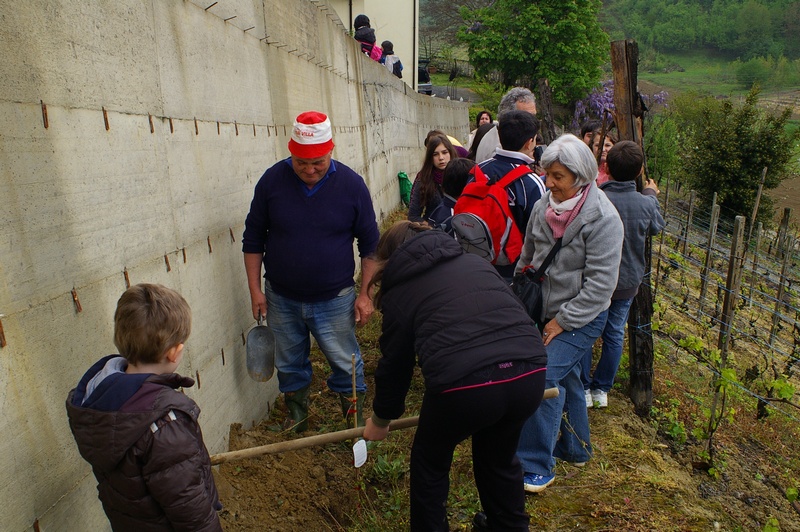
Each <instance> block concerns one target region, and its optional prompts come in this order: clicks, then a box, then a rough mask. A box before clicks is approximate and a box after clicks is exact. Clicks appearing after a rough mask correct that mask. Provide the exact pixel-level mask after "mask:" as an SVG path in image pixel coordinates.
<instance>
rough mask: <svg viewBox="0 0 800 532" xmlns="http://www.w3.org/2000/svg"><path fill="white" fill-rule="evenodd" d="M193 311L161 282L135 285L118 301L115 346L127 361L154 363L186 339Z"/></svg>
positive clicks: (180, 296)
mask: <svg viewBox="0 0 800 532" xmlns="http://www.w3.org/2000/svg"><path fill="white" fill-rule="evenodd" d="M191 330H192V311H191V309H190V308H189V304H188V303H187V302H186V300H185V299H184V298H183V296H182V295H180V294H179V293H178V292H176V291H175V290H172V289H171V288H167V287H166V286H162V285H160V284H146V283H142V284H137V285H135V286H132V287H130V288H128V289H127V290H126V291H125V292H124V293H123V294H122V296H121V297H120V298H119V301H117V310H116V312H115V313H114V345H116V346H117V349H119V353H120V354H121V355H122V356H123V357H125V359H126V360H127V361H128V362H129V363H130V364H134V365H137V364H156V363H159V362H162V358H163V356H164V353H166V352H167V350H169V349H170V348H171V347H174V346H176V345H178V344H182V343H184V342H186V339H187V338H189V333H190V332H191Z"/></svg>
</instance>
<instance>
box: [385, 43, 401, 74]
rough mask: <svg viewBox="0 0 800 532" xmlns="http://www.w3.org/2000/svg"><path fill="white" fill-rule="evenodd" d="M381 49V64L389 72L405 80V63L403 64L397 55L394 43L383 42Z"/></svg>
mask: <svg viewBox="0 0 800 532" xmlns="http://www.w3.org/2000/svg"><path fill="white" fill-rule="evenodd" d="M381 48H383V55H382V56H381V64H382V65H383V66H385V67H386V68H387V69H388V70H389V72H391V73H392V74H394V75H395V76H397V77H398V78H400V79H403V63H401V62H400V58H399V57H397V55H395V53H394V44H392V41H383V42H382V43H381Z"/></svg>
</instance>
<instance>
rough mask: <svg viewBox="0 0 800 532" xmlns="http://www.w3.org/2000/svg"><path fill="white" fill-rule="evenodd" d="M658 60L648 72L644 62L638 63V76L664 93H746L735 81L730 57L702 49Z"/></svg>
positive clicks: (661, 57)
mask: <svg viewBox="0 0 800 532" xmlns="http://www.w3.org/2000/svg"><path fill="white" fill-rule="evenodd" d="M657 63H658V67H660V68H658V67H657V68H654V69H652V71H648V66H647V65H640V67H639V79H641V80H645V81H649V82H651V83H654V84H656V85H658V86H660V87H662V88H663V89H664V90H666V91H667V92H681V91H686V90H694V91H699V92H703V93H710V94H714V95H744V94H747V89H745V88H743V87H742V86H741V85H739V84H738V83H737V82H736V73H735V72H734V71H733V69H732V68H731V66H730V60H729V59H723V58H715V57H710V56H709V55H708V54H707V52H705V51H704V52H694V53H691V52H690V53H687V54H684V55H662V56H659V61H658V62H657ZM676 67H679V68H676ZM665 69H666V70H667V72H665V71H664V70H665ZM680 70H683V71H682V72H681V71H680Z"/></svg>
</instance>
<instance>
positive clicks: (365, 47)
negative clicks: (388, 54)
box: [353, 15, 383, 61]
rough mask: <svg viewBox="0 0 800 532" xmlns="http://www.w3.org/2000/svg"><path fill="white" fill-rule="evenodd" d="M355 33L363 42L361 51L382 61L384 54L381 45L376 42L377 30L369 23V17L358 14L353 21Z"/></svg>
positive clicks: (355, 36) (375, 59)
mask: <svg viewBox="0 0 800 532" xmlns="http://www.w3.org/2000/svg"><path fill="white" fill-rule="evenodd" d="M353 28H354V29H355V33H354V34H353V38H354V39H355V40H357V41H358V42H360V43H361V51H362V52H364V53H365V54H366V55H368V56H369V58H370V59H372V60H374V61H380V60H381V56H382V55H383V50H381V47H380V46H378V45H377V44H375V30H373V29H372V27H371V26H370V25H369V17H368V16H366V15H358V16H357V17H356V18H355V20H354V21H353Z"/></svg>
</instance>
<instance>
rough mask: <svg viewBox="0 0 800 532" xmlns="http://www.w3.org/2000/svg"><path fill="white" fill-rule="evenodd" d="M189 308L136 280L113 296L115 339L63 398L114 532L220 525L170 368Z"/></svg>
mask: <svg viewBox="0 0 800 532" xmlns="http://www.w3.org/2000/svg"><path fill="white" fill-rule="evenodd" d="M191 321H192V316H191V310H190V309H189V305H188V304H187V303H186V300H185V299H184V298H183V297H182V296H181V295H180V294H179V293H177V292H175V291H174V290H171V289H169V288H166V287H164V286H161V285H155V284H138V285H135V286H132V287H131V288H129V289H128V290H126V291H125V293H123V294H122V297H120V298H119V301H118V302H117V310H116V312H115V313H114V344H115V345H116V346H117V349H119V352H120V353H121V355H108V356H106V357H103V358H101V359H100V360H99V361H98V362H96V363H95V364H94V365H93V366H92V367H91V368H89V370H88V371H87V372H86V374H85V375H84V376H83V378H81V380H80V382H79V383H78V386H77V387H76V388H75V389H73V390H72V391H71V392H70V393H69V396H68V397H67V414H68V416H69V425H70V429H71V430H72V434H73V436H74V437H75V441H76V442H77V444H78V450H79V451H80V453H81V456H82V457H83V458H84V459H85V460H86V461H87V462H89V463H90V464H91V466H92V470H93V472H94V475H95V477H96V478H97V481H98V485H97V491H98V497H99V499H100V501H101V502H102V503H103V510H105V512H106V516H107V517H108V519H109V521H111V527H112V529H114V530H148V531H151V530H164V531H166V530H193V531H198V530H202V531H205V532H211V531H221V530H222V527H221V525H220V522H219V517H218V516H217V511H218V510H221V509H222V504H220V502H219V497H218V495H217V489H216V487H215V485H214V478H213V477H212V475H211V461H210V459H209V456H208V451H207V450H206V447H205V444H204V443H203V435H202V433H201V432H200V426H199V425H198V424H197V417H198V415H199V414H200V408H198V406H197V404H196V403H195V402H194V401H192V400H191V399H189V398H188V397H187V396H186V395H185V394H183V393H182V392H180V391H178V390H179V388H181V387H187V388H188V387H190V386H192V385H194V380H193V379H190V378H188V377H182V376H180V375H178V374H177V373H175V370H176V369H177V368H178V365H179V364H180V362H181V359H182V358H183V345H184V342H185V341H186V339H187V338H188V337H189V332H190V330H191Z"/></svg>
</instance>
